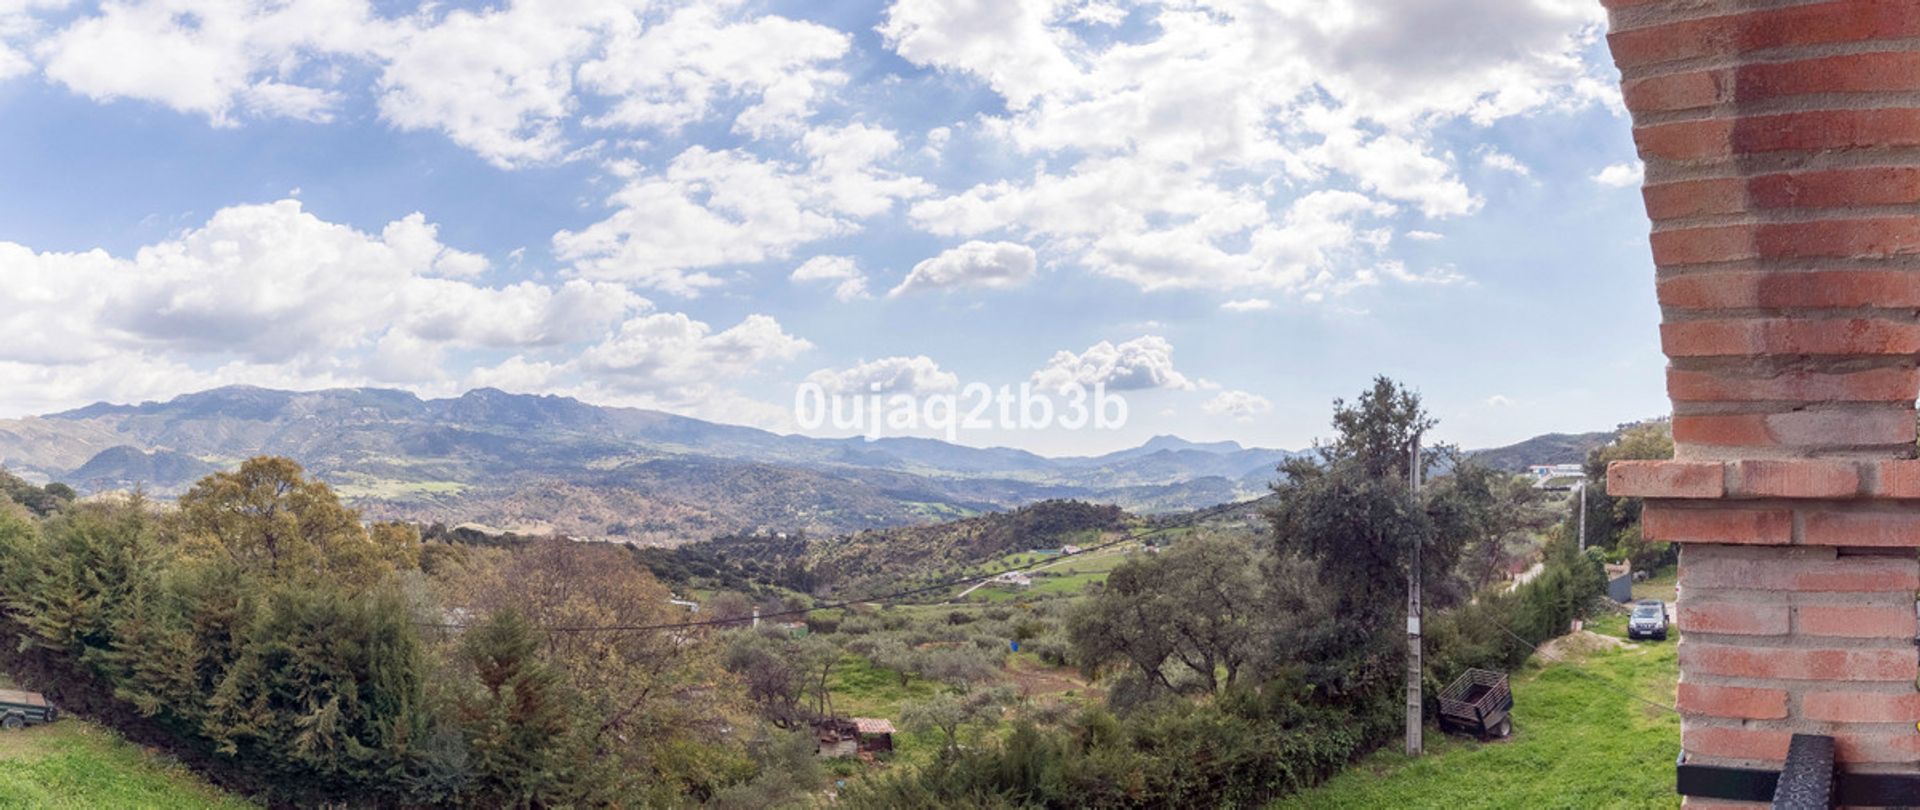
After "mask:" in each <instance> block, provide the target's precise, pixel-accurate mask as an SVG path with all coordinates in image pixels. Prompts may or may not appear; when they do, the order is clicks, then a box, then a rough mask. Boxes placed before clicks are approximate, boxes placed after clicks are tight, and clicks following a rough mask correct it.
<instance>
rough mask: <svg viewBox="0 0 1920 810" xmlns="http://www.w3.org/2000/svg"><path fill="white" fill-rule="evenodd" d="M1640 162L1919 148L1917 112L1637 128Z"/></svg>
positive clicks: (1799, 115) (1818, 113) (1812, 114)
mask: <svg viewBox="0 0 1920 810" xmlns="http://www.w3.org/2000/svg"><path fill="white" fill-rule="evenodd" d="M1633 141H1634V144H1635V145H1637V146H1638V147H1639V150H1640V155H1641V157H1643V158H1650V159H1656V160H1680V161H1690V160H1703V159H1707V158H1726V157H1731V156H1733V155H1737V154H1738V155H1750V154H1764V153H1768V152H1793V151H1824V150H1831V149H1868V148H1878V147H1896V146H1920V110H1910V109H1864V110H1813V111H1807V112H1793V113H1784V114H1781V115H1766V116H1752V117H1747V118H1740V119H1737V120H1735V119H1725V118H1710V119H1703V120H1698V121H1681V122H1677V123H1672V124H1655V125H1652V126H1645V127H1635V128H1634V131H1633Z"/></svg>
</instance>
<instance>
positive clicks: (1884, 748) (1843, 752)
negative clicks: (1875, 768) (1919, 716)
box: [1833, 731, 1920, 764]
mask: <svg viewBox="0 0 1920 810" xmlns="http://www.w3.org/2000/svg"><path fill="white" fill-rule="evenodd" d="M1833 755H1834V758H1835V759H1837V760H1839V761H1840V762H1842V763H1855V764H1857V763H1868V762H1903V763H1911V762H1913V761H1914V760H1916V759H1920V734H1916V733H1914V732H1912V731H1908V732H1906V733H1904V734H1902V733H1895V734H1852V733H1844V732H1843V733H1840V734H1835V735H1834V737H1833Z"/></svg>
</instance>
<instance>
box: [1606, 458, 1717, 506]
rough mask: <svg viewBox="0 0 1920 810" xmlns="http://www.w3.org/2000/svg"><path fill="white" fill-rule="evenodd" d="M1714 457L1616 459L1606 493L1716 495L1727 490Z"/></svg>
mask: <svg viewBox="0 0 1920 810" xmlns="http://www.w3.org/2000/svg"><path fill="white" fill-rule="evenodd" d="M1724 469H1725V468H1724V466H1723V465H1722V464H1720V463H1719V462H1717V461H1704V462H1702V461H1616V462H1613V463H1612V464H1610V465H1608V466H1607V494H1608V495H1612V496H1614V497H1616V498H1718V497H1720V496H1722V495H1724V494H1726V487H1725V486H1724V484H1723V480H1724V478H1725V475H1724Z"/></svg>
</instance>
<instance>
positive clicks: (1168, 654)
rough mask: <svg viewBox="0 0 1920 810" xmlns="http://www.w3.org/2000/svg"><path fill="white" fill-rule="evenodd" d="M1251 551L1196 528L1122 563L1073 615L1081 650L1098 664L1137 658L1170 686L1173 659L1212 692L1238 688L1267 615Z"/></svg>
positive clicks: (1145, 672)
mask: <svg viewBox="0 0 1920 810" xmlns="http://www.w3.org/2000/svg"><path fill="white" fill-rule="evenodd" d="M1253 556H1254V555H1252V554H1251V553H1250V551H1249V549H1247V548H1246V547H1245V546H1244V545H1241V544H1239V543H1235V542H1233V541H1232V540H1230V539H1227V538H1223V537H1214V536H1209V535H1205V534H1197V535H1195V536H1193V537H1190V538H1188V539H1187V540H1184V541H1182V542H1181V543H1180V544H1179V545H1176V546H1174V547H1173V550H1171V551H1169V552H1167V553H1165V554H1159V555H1152V556H1145V557H1139V558H1135V559H1131V560H1128V561H1126V562H1123V563H1121V564H1120V565H1119V566H1118V567H1117V568H1115V569H1114V570H1113V572H1112V573H1110V574H1108V577H1107V587H1106V588H1104V589H1102V590H1101V591H1100V593H1098V594H1096V595H1094V596H1092V597H1090V598H1089V599H1088V600H1086V602H1084V603H1083V604H1082V606H1081V607H1080V608H1079V609H1078V610H1077V612H1076V613H1075V614H1074V617H1073V618H1072V619H1070V621H1069V625H1068V626H1069V633H1070V635H1071V637H1072V639H1073V643H1074V650H1075V653H1076V655H1077V656H1078V657H1079V658H1080V660H1081V661H1083V662H1085V663H1087V664H1090V665H1093V666H1100V665H1105V664H1110V663H1115V662H1126V663H1129V664H1132V665H1133V668H1134V670H1135V672H1136V673H1137V674H1138V675H1139V676H1140V677H1141V678H1142V680H1143V681H1145V682H1146V683H1148V684H1149V685H1158V686H1160V687H1164V688H1167V689H1172V688H1174V686H1175V684H1174V683H1173V681H1172V680H1171V679H1170V678H1169V677H1168V675H1167V673H1166V665H1167V663H1168V662H1169V661H1171V662H1177V663H1178V664H1180V665H1181V666H1183V667H1185V669H1186V670H1187V672H1189V673H1190V674H1191V676H1192V677H1193V680H1194V681H1195V682H1197V683H1199V684H1200V685H1201V686H1203V687H1204V688H1205V689H1206V690H1207V691H1208V692H1218V691H1221V690H1223V689H1226V688H1228V687H1231V686H1233V685H1234V684H1235V683H1236V682H1237V681H1238V680H1239V678H1240V676H1241V674H1242V673H1243V671H1244V670H1245V668H1246V665H1247V664H1248V663H1249V661H1250V660H1251V659H1252V657H1253V655H1254V653H1255V650H1256V649H1257V647H1258V644H1259V638H1260V626H1261V623H1262V620H1263V618H1264V617H1263V616H1262V615H1261V607H1262V604H1263V602H1262V593H1261V582H1260V580H1259V579H1258V577H1257V576H1256V574H1255V572H1257V571H1258V570H1259V565H1258V561H1257V560H1254V559H1250V558H1251V557H1253ZM1222 673H1224V676H1225V677H1224V678H1223V677H1222Z"/></svg>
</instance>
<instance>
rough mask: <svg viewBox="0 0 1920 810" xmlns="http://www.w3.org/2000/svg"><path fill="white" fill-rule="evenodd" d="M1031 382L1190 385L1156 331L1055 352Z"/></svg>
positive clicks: (1052, 387) (1049, 385) (1049, 386)
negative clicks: (1123, 341)
mask: <svg viewBox="0 0 1920 810" xmlns="http://www.w3.org/2000/svg"><path fill="white" fill-rule="evenodd" d="M1033 383H1034V385H1035V386H1036V387H1038V388H1040V389H1042V390H1049V391H1057V390H1060V389H1062V388H1064V387H1066V386H1069V385H1073V384H1076V383H1077V384H1079V385H1081V386H1085V387H1088V388H1091V387H1093V386H1095V385H1104V386H1106V387H1107V388H1108V389H1110V390H1115V391H1126V390H1140V389H1147V388H1173V389H1178V390H1182V391H1190V390H1193V388H1194V384H1193V382H1192V381H1191V380H1188V379H1187V378H1186V376H1185V375H1183V374H1181V373H1180V372H1178V371H1175V370H1174V368H1173V344H1172V343H1169V342H1167V339H1166V338H1163V337H1160V336H1158V335H1142V336H1140V337H1137V338H1134V339H1132V340H1129V341H1126V342H1125V343H1121V344H1118V345H1115V344H1113V343H1110V342H1108V341H1104V340H1103V341H1100V342H1099V343H1095V344H1094V345H1092V346H1090V347H1088V348H1087V350H1086V351H1084V352H1081V353H1079V354H1074V353H1073V352H1070V351H1066V350H1061V351H1058V352H1055V353H1054V355H1053V357H1052V358H1050V359H1048V360H1047V364H1046V365H1045V366H1043V367H1042V368H1041V369H1040V370H1039V371H1036V372H1034V373H1033Z"/></svg>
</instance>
